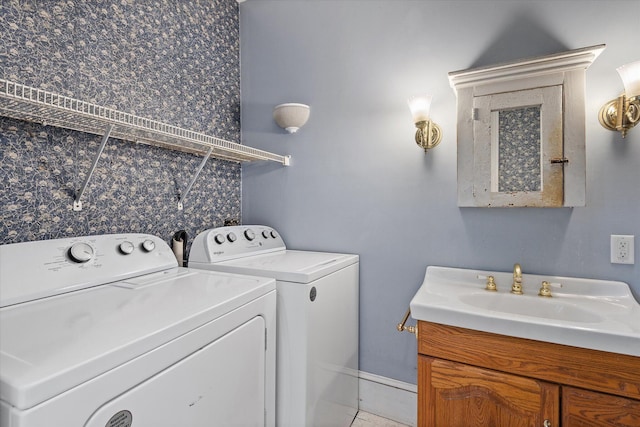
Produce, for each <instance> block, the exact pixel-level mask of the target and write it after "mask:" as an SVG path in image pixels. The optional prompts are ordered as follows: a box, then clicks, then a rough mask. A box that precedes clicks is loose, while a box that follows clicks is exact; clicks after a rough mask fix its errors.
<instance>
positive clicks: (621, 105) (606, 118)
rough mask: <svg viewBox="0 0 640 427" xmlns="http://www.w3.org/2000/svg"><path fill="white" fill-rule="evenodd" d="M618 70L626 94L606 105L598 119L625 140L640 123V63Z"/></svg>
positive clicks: (633, 63)
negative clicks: (630, 130)
mask: <svg viewBox="0 0 640 427" xmlns="http://www.w3.org/2000/svg"><path fill="white" fill-rule="evenodd" d="M616 70H617V71H618V74H620V78H621V79H622V83H623V84H624V93H623V94H622V95H620V96H619V97H618V98H616V99H613V100H611V101H609V102H607V103H606V104H604V105H603V106H602V108H600V113H599V114H598V119H599V120H600V124H601V125H602V126H603V127H605V128H606V129H609V130H615V131H618V132H621V133H622V137H623V138H624V137H625V136H626V135H627V132H628V131H629V129H631V128H632V127H634V126H635V125H637V124H638V122H640V61H636V62H632V63H631V64H627V65H623V66H622V67H620V68H617V69H616Z"/></svg>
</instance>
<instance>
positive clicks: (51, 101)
mask: <svg viewBox="0 0 640 427" xmlns="http://www.w3.org/2000/svg"><path fill="white" fill-rule="evenodd" d="M0 100H1V102H0V115H2V116H4V117H10V118H13V119H18V120H25V121H30V122H36V123H41V124H43V125H48V126H56V127H61V128H65V129H71V130H76V131H81V132H87V133H91V134H96V135H104V134H105V132H106V129H108V127H109V126H111V132H110V136H111V137H113V138H118V139H122V140H125V141H130V142H136V143H144V144H148V145H153V146H159V147H163V148H167V149H171V150H177V151H183V152H188V153H194V154H201V155H207V153H208V152H209V151H210V150H211V154H210V155H211V156H213V157H216V158H218V159H223V160H230V161H234V162H250V161H257V160H268V161H274V162H278V163H281V164H283V165H288V164H289V159H290V156H281V155H278V154H274V153H270V152H268V151H263V150H259V149H257V148H251V147H248V146H246V145H242V144H238V143H235V142H231V141H226V140H224V139H220V138H216V137H213V136H210V135H206V134H203V133H200V132H194V131H191V130H187V129H182V128H179V127H177V126H173V125H169V124H166V123H162V122H159V121H156V120H151V119H147V118H144V117H139V116H135V115H133V114H129V113H125V112H122V111H118V110H114V109H111V108H106V107H101V106H99V105H95V104H92V103H89V102H85V101H80V100H77V99H73V98H69V97H67V96H63V95H58V94H55V93H52V92H49V91H46V90H42V89H37V88H33V87H30V86H26V85H22V84H19V83H14V82H11V81H8V80H4V79H0Z"/></svg>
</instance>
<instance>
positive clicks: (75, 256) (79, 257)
mask: <svg viewBox="0 0 640 427" xmlns="http://www.w3.org/2000/svg"><path fill="white" fill-rule="evenodd" d="M69 257H70V258H71V260H72V261H74V262H87V261H89V260H90V259H91V258H93V248H92V247H91V246H90V245H88V244H87V243H83V242H77V243H74V244H73V245H71V247H70V248H69Z"/></svg>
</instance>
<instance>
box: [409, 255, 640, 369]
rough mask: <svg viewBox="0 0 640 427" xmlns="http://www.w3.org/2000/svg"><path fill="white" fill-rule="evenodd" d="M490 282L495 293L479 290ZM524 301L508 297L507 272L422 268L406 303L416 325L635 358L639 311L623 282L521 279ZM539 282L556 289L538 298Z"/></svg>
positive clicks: (639, 331)
mask: <svg viewBox="0 0 640 427" xmlns="http://www.w3.org/2000/svg"><path fill="white" fill-rule="evenodd" d="M489 275H491V276H494V278H495V282H496V284H497V286H498V291H497V292H490V291H486V290H484V286H485V280H484V279H479V278H478V276H489ZM522 278H523V280H522V287H523V290H524V295H514V294H512V293H510V290H511V283H512V281H513V274H512V272H493V271H482V270H468V269H461V268H448V267H435V266H430V267H428V268H427V271H426V274H425V278H424V281H423V283H422V286H421V287H420V289H419V290H418V292H417V293H416V295H415V296H414V297H413V299H412V301H411V316H412V317H413V318H414V319H417V320H425V321H428V322H434V323H441V324H445V325H451V326H458V327H463V328H468V329H475V330H480V331H485V332H493V333H498V334H503V335H509V336H514V337H520V338H528V339H534V340H539V341H547V342H553V343H557V344H564V345H571V346H575V347H582V348H589V349H593V350H603V351H609V352H613V353H620V354H629V355H633V356H640V305H639V304H638V302H637V301H636V300H635V299H634V298H633V295H632V294H631V291H630V289H629V286H628V285H627V284H626V283H623V282H613V281H605V280H593V279H580V278H574V277H557V276H543V275H535V274H523V275H522ZM543 280H546V281H549V282H553V283H560V284H561V285H562V287H561V288H552V290H551V292H552V294H553V296H552V297H551V298H545V297H540V296H538V290H539V289H540V286H541V283H542V281H543Z"/></svg>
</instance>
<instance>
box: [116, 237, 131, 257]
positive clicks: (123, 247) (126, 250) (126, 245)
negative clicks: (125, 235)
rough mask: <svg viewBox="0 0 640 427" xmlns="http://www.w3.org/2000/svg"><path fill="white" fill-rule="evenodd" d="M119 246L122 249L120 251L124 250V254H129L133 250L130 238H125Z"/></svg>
mask: <svg viewBox="0 0 640 427" xmlns="http://www.w3.org/2000/svg"><path fill="white" fill-rule="evenodd" d="M118 248H119V249H120V252H122V253H123V254H124V255H129V254H131V253H132V252H133V249H134V247H133V243H131V242H130V241H128V240H125V241H124V242H122V243H120V246H118Z"/></svg>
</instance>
